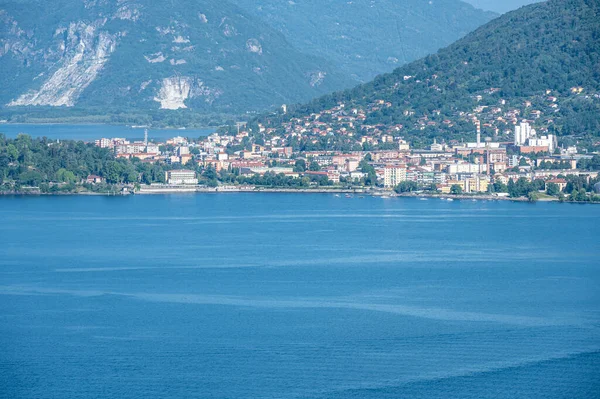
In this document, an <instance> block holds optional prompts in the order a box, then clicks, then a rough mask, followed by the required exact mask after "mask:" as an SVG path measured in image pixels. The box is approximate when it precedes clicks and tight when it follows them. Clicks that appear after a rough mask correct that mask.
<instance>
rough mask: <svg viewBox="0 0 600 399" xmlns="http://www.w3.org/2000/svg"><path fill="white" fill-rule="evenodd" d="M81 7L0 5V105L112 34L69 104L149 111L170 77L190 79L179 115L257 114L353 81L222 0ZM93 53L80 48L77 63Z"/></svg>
mask: <svg viewBox="0 0 600 399" xmlns="http://www.w3.org/2000/svg"><path fill="white" fill-rule="evenodd" d="M86 4H87V6H85V5H84V2H83V1H72V0H53V1H44V0H6V1H3V2H2V4H1V5H0V37H2V41H3V43H4V44H3V46H2V47H3V50H2V52H3V53H2V54H3V56H1V57H0V85H2V90H0V104H2V105H4V104H7V103H9V102H10V101H12V100H15V99H16V98H18V97H19V96H20V95H22V94H24V93H26V92H28V91H29V90H38V89H39V88H40V87H41V85H42V84H43V83H44V82H45V81H46V80H47V79H48V78H49V77H50V76H52V75H53V74H54V73H55V71H56V70H57V69H58V68H60V67H62V66H65V65H67V64H69V62H70V61H71V60H72V58H73V57H74V55H75V54H76V52H77V51H79V49H80V47H81V46H80V40H87V39H90V41H89V42H88V43H87V47H90V46H96V45H98V42H99V40H100V35H104V36H103V37H104V38H107V37H109V36H108V35H110V37H113V38H114V42H115V43H116V45H115V47H114V52H112V53H109V54H108V57H109V59H108V62H107V63H106V64H105V65H104V67H103V69H102V71H101V72H100V74H99V75H98V77H97V78H96V79H95V80H94V81H93V82H92V83H91V84H90V85H89V86H88V87H87V88H86V89H85V90H84V91H83V94H82V95H81V97H80V98H79V99H78V100H77V102H76V105H77V107H79V108H80V109H81V110H83V112H90V113H95V110H98V109H100V110H113V109H125V110H127V113H130V112H131V111H130V110H135V111H137V112H140V113H143V112H145V111H155V110H157V109H158V108H159V106H160V104H159V103H158V102H156V101H154V98H155V96H157V94H158V93H159V91H160V88H161V82H162V81H163V79H165V78H169V77H180V76H181V77H187V78H189V82H190V83H191V88H190V93H189V94H190V98H189V99H188V100H186V105H187V106H188V108H189V109H188V110H183V112H186V113H188V112H189V113H194V112H223V113H234V114H235V113H244V112H248V111H259V110H264V109H266V108H268V107H272V106H279V105H281V104H283V103H290V102H297V101H308V100H309V99H311V98H313V97H315V96H318V95H322V94H325V93H328V92H331V91H333V90H339V89H342V88H346V87H350V86H351V85H352V84H354V80H353V79H352V78H350V77H349V76H346V75H344V74H343V73H341V72H339V71H338V69H337V68H336V66H335V64H334V63H333V62H331V61H329V60H325V59H322V58H318V57H315V56H313V55H311V54H307V53H303V52H301V51H299V50H297V49H296V48H294V47H293V46H292V45H290V43H289V42H288V41H287V40H286V39H285V37H284V36H283V35H282V34H280V33H279V32H278V31H277V30H275V29H273V28H271V27H270V26H269V25H268V24H266V23H264V21H261V20H260V19H259V18H256V17H253V16H251V15H249V13H247V12H244V11H242V10H241V9H240V8H239V7H237V6H235V5H234V4H232V3H230V2H229V1H227V0H207V1H202V2H198V1H195V0H172V1H170V2H169V5H168V7H165V5H164V4H163V3H161V2H156V1H151V0H138V1H135V2H126V3H123V2H120V1H119V2H118V1H116V0H110V1H93V2H92V1H88V2H86ZM124 7H125V10H126V11H125V12H123V8H124ZM120 9H121V10H120ZM128 12H129V13H131V14H130V15H132V16H133V15H136V13H137V15H138V17H137V20H136V21H133V20H130V19H127V18H122V17H123V16H124V15H125V16H126V15H127V13H128ZM83 24H85V25H83ZM92 24H93V25H94V28H93V29H89V30H88V31H86V32H91V33H89V34H93V35H94V37H92V38H89V35H88V34H83V32H84V31H85V29H86V25H87V26H91V25H92ZM308 24H309V21H308V20H307V22H306V25H305V26H307V25H308ZM69 27H71V29H72V31H69ZM61 31H62V32H63V34H58V33H56V32H61ZM5 47H6V49H8V51H7V52H6V53H5V54H4V48H5ZM94 53H95V52H94V51H87V52H86V53H85V54H84V59H83V60H80V62H79V63H77V65H82V64H83V63H84V62H85V61H86V59H85V57H92V56H93V54H94ZM98 53H100V50H98ZM160 55H162V57H164V60H163V61H156V62H149V61H148V60H147V58H146V57H149V59H154V60H157V59H158V60H161V59H163V58H162V57H160ZM178 61H179V62H178ZM87 62H90V58H88V59H87ZM72 82H74V83H75V84H77V80H75V79H72V80H70V81H68V82H67V83H66V84H71V83H72ZM69 87H70V86H69ZM50 92H52V90H50ZM53 97H54V98H56V99H57V98H59V96H58V94H57V95H53Z"/></svg>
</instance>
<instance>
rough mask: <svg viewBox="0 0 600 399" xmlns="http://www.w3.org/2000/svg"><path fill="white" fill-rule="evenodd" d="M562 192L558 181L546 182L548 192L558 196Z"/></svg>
mask: <svg viewBox="0 0 600 399" xmlns="http://www.w3.org/2000/svg"><path fill="white" fill-rule="evenodd" d="M559 193H560V187H558V184H556V183H548V184H546V194H548V195H551V196H553V197H556V196H557V195H558V194H559Z"/></svg>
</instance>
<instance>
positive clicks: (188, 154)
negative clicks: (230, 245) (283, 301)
mask: <svg viewBox="0 0 600 399" xmlns="http://www.w3.org/2000/svg"><path fill="white" fill-rule="evenodd" d="M259 129H260V130H261V133H263V132H265V131H266V129H265V128H264V127H263V126H259ZM475 129H476V141H474V142H467V143H454V144H446V143H437V141H436V140H435V139H434V142H433V144H431V145H430V146H429V148H427V149H423V150H417V149H411V146H410V143H408V142H407V141H405V140H404V139H402V138H401V137H398V138H396V137H394V136H392V135H387V134H382V135H380V137H378V138H377V139H376V140H378V141H380V142H381V143H386V144H391V145H392V147H393V149H386V150H374V151H348V152H343V151H302V152H301V151H295V150H294V148H293V147H292V146H286V145H285V144H286V141H288V140H289V137H273V138H272V139H271V140H269V141H268V142H264V141H263V142H261V143H260V144H257V143H250V144H249V141H250V140H249V138H250V133H249V132H248V131H247V130H244V129H240V130H239V132H238V133H237V134H232V135H228V134H219V133H214V134H212V135H210V136H208V137H206V138H201V139H198V140H188V139H186V138H184V137H174V138H171V139H169V140H167V141H166V142H165V143H158V142H149V141H148V139H147V138H146V139H145V140H144V141H139V142H129V141H127V140H125V139H123V138H103V139H99V140H96V142H95V145H96V146H98V147H101V148H108V149H110V150H111V151H114V153H115V156H116V157H117V158H125V159H133V158H137V159H139V160H140V162H142V163H163V164H166V165H171V166H172V167H173V168H172V169H170V170H167V171H165V177H164V181H163V182H161V183H154V184H150V185H145V186H139V187H138V192H143V193H144V192H145V193H152V192H161V193H165V192H181V191H221V192H227V191H255V190H257V189H259V188H260V187H261V186H263V187H265V186H266V187H270V188H278V187H279V188H288V189H289V188H290V187H291V188H293V189H295V190H302V191H309V192H310V191H311V189H312V191H314V190H316V189H320V191H335V190H338V191H339V190H341V191H357V192H362V191H364V189H366V188H373V189H374V190H371V192H374V193H376V194H377V195H386V194H388V193H389V192H390V191H393V192H395V193H397V194H403V193H417V194H430V195H431V194H447V195H469V194H471V195H475V196H482V195H485V194H487V195H491V196H493V197H496V198H509V197H511V198H519V197H521V198H522V197H526V198H528V199H529V200H538V199H545V200H550V199H556V200H559V199H560V200H565V199H567V198H570V200H572V201H591V200H595V199H597V198H596V197H595V196H594V193H596V194H600V179H599V177H598V169H600V165H599V162H598V161H599V159H598V158H599V157H598V155H597V154H579V153H578V149H577V147H576V146H570V147H568V148H559V147H557V139H556V137H554V136H552V135H538V134H537V132H536V131H535V129H533V128H532V127H531V126H530V124H529V123H528V122H527V121H524V122H521V123H519V124H518V125H516V126H515V130H514V140H513V141H512V142H492V141H491V140H490V139H487V140H482V139H481V126H480V123H479V121H476V123H475ZM267 133H269V132H267ZM368 141H373V138H366V139H365V138H363V139H362V142H363V143H365V142H368ZM361 144H362V143H361ZM236 148H240V150H238V151H231V150H232V149H236ZM387 148H390V146H389V145H388V146H387ZM188 167H189V168H188ZM228 174H234V175H236V176H237V177H242V179H241V180H240V179H237V180H236V179H227V175H228ZM87 180H89V181H88V182H89V183H102V182H104V179H103V178H102V176H89V177H88V179H87ZM268 180H272V181H271V182H268ZM290 180H296V181H297V183H298V184H297V185H296V184H290V182H289V181H290ZM240 183H241V184H240ZM263 191H264V190H263ZM386 191H387V192H388V193H386Z"/></svg>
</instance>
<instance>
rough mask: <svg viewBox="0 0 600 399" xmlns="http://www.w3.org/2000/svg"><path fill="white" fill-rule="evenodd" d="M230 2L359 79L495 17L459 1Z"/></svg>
mask: <svg viewBox="0 0 600 399" xmlns="http://www.w3.org/2000/svg"><path fill="white" fill-rule="evenodd" d="M231 1H232V2H233V3H235V4H237V5H239V6H240V7H241V8H243V9H244V10H246V11H247V12H248V13H250V14H252V15H255V16H256V17H259V18H261V19H263V20H264V21H265V22H266V23H267V24H269V25H271V26H272V27H274V28H276V29H277V30H279V31H280V32H281V33H283V35H284V36H285V37H286V38H287V39H288V40H289V42H290V43H292V44H293V45H294V46H295V47H296V48H298V49H299V50H301V51H303V52H305V53H307V54H313V55H317V56H320V57H322V58H325V59H328V60H331V61H333V62H335V65H336V66H338V67H339V68H340V70H341V71H342V72H344V73H345V74H346V75H349V76H352V77H353V78H354V79H356V80H357V81H359V82H365V81H368V80H371V79H372V78H374V77H375V76H376V75H378V74H380V73H384V72H389V71H391V70H393V69H394V68H397V67H398V66H400V65H404V64H406V63H407V62H410V61H414V60H416V59H419V58H421V57H423V56H426V55H428V54H431V53H433V52H435V51H437V50H438V49H440V48H442V47H444V46H446V45H448V44H450V43H452V42H453V41H455V40H457V39H459V38H461V37H463V36H464V35H466V34H467V33H469V32H471V31H473V30H474V29H476V28H477V27H479V26H481V25H483V24H484V23H486V22H488V21H490V20H491V19H492V18H495V17H496V16H497V14H494V13H491V12H482V11H481V10H477V9H475V8H474V7H472V6H471V5H469V4H466V3H464V2H462V1H458V0H436V1H428V0H401V1H399V0H378V1H373V0H354V1H346V0H301V1H281V0H231Z"/></svg>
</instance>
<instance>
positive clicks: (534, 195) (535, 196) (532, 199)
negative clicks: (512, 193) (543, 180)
mask: <svg viewBox="0 0 600 399" xmlns="http://www.w3.org/2000/svg"><path fill="white" fill-rule="evenodd" d="M527 199H528V200H529V202H536V201H537V200H539V199H540V195H539V194H538V193H537V191H530V192H529V193H527Z"/></svg>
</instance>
